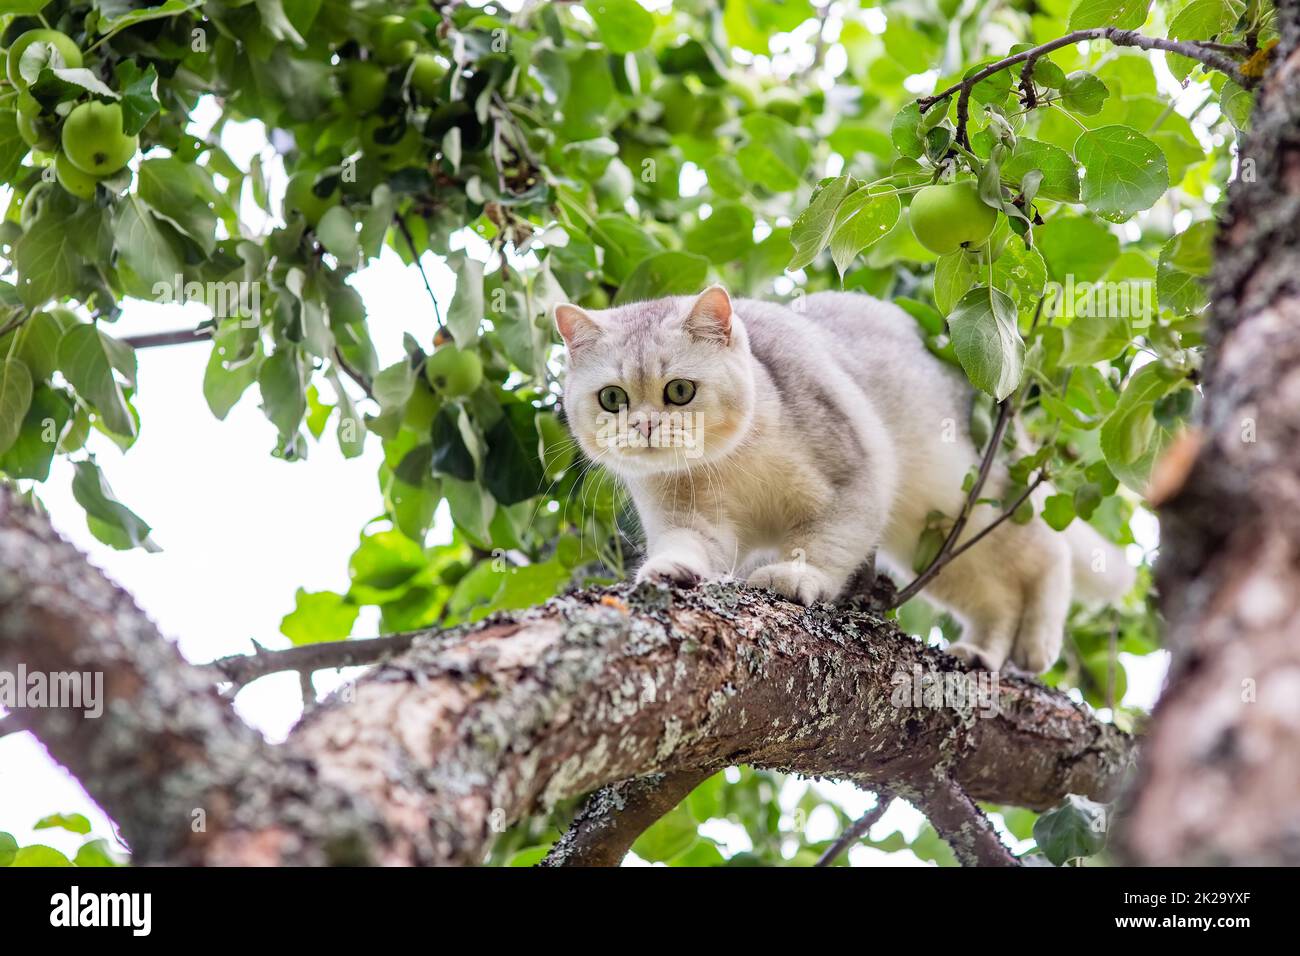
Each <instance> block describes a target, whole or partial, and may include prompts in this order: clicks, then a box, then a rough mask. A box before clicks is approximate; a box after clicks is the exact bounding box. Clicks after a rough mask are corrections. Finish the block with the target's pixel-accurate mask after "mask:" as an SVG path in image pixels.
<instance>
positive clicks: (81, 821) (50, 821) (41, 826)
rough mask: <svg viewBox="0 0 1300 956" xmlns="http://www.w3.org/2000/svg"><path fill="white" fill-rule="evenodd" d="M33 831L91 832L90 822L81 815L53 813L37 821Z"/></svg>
mask: <svg viewBox="0 0 1300 956" xmlns="http://www.w3.org/2000/svg"><path fill="white" fill-rule="evenodd" d="M32 829H33V830H56V829H57V830H67V831H68V832H69V833H81V834H86V833H89V832H90V821H89V820H87V819H86V818H85V817H84V816H82V815H81V814H80V813H53V814H50V815H49V816H48V817H42V818H41V819H40V820H37V821H36V824H35V825H34V826H33V827H32Z"/></svg>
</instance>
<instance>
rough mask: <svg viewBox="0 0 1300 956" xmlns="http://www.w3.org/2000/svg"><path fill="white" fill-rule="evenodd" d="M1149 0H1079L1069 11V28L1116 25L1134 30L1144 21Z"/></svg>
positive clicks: (1081, 28)
mask: <svg viewBox="0 0 1300 956" xmlns="http://www.w3.org/2000/svg"><path fill="white" fill-rule="evenodd" d="M1150 6H1151V0H1079V2H1078V3H1077V4H1075V7H1074V9H1073V10H1071V11H1070V29H1071V30H1086V29H1088V28H1089V27H1118V28H1119V29H1121V30H1136V29H1137V28H1138V27H1140V26H1142V24H1143V23H1145V22H1146V18H1147V9H1148V8H1149V7H1150Z"/></svg>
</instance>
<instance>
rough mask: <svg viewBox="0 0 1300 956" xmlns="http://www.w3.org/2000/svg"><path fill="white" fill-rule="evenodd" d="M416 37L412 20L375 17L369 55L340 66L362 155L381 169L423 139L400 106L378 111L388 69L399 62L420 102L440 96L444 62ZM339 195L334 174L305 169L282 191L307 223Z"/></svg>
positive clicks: (413, 153)
mask: <svg viewBox="0 0 1300 956" xmlns="http://www.w3.org/2000/svg"><path fill="white" fill-rule="evenodd" d="M422 40H423V31H422V28H421V27H420V26H419V25H418V24H417V23H415V22H414V21H411V20H408V19H406V18H405V17H402V16H398V15H396V14H388V15H386V16H383V17H380V18H379V20H378V22H376V24H375V26H374V28H373V30H372V32H371V35H370V43H369V50H370V53H371V59H366V60H360V59H349V60H346V61H345V62H344V63H343V65H342V68H341V71H340V75H339V85H340V87H341V90H342V93H343V103H344V104H345V105H346V107H347V108H348V109H349V110H350V111H352V113H353V114H354V115H356V116H358V117H360V118H361V120H362V124H361V143H362V147H363V149H364V151H365V155H366V157H367V158H368V159H370V160H373V161H374V162H375V163H377V164H378V166H379V168H381V169H385V170H398V169H402V168H403V167H406V166H409V165H411V163H412V161H414V160H415V159H416V157H417V156H418V155H419V153H420V150H421V148H422V147H423V145H424V142H423V137H421V135H420V131H419V130H418V129H417V128H416V127H414V126H412V125H410V124H408V123H407V122H406V118H405V116H404V115H403V113H402V112H401V111H398V112H397V113H395V114H388V113H383V112H380V111H379V108H380V106H381V105H383V102H384V99H385V98H386V97H387V96H388V89H389V78H390V74H391V73H392V71H393V70H394V69H396V68H399V67H400V68H401V69H402V71H403V75H404V76H407V77H408V78H409V84H410V89H411V90H412V91H413V92H414V94H415V95H416V96H417V97H419V99H420V100H422V101H423V102H425V103H430V104H432V103H436V102H439V99H440V86H441V84H442V81H443V79H444V78H445V77H446V75H447V68H446V67H445V66H444V65H443V64H442V62H441V61H440V60H439V59H438V58H437V57H436V56H434V54H433V53H432V52H430V51H429V50H427V49H422V48H421V43H422ZM340 198H341V193H340V190H339V188H338V181H337V180H336V179H326V180H323V181H318V180H317V177H316V174H315V173H313V172H312V171H310V170H302V171H299V172H297V173H295V174H294V175H293V176H291V177H290V179H289V184H288V188H287V189H286V191H285V204H286V206H287V207H288V209H289V210H293V211H296V212H300V213H302V216H303V218H304V219H305V220H306V221H307V222H308V224H310V225H313V226H314V225H316V223H317V222H318V221H319V220H320V218H321V216H323V215H324V214H325V213H326V211H328V210H329V208H330V207H331V206H334V205H336V204H337V203H338V202H339V200H340Z"/></svg>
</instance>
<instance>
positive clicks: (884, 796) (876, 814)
mask: <svg viewBox="0 0 1300 956" xmlns="http://www.w3.org/2000/svg"><path fill="white" fill-rule="evenodd" d="M893 802H894V795H893V794H892V793H890V792H889V791H888V790H885V789H883V788H881V789H877V790H876V805H875V806H874V807H872V808H871V809H870V810H868V811H867V812H866V813H864V814H862V816H860V817H859V818H858V819H857V820H856V821H855V822H854V823H853V824H852V825H851V826H850V827H849V828H848V829H847V830H845V831H844V832H843V833H841V834H840V838H839V839H838V840H836V841H835V842H834V843H832V844H831V845H830V846H829V847H828V848H827V850H826V852H825V853H823V854H822V857H821V859H820V860H818V861H817V862H816V863H815V864H813V865H814V866H830V865H831V864H832V863H834V862H835V861H836V860H837V859H839V857H840V854H841V853H843V852H845V851H846V850H848V849H849V847H851V846H853V845H854V844H856V843H857V842H858V841H859V840H861V839H862V838H863V837H865V836H866V835H867V831H868V830H870V829H871V828H872V827H873V826H875V825H876V821H878V820H879V819H880V818H881V817H883V816H884V815H885V811H886V810H888V809H889V807H890V805H891V804H893Z"/></svg>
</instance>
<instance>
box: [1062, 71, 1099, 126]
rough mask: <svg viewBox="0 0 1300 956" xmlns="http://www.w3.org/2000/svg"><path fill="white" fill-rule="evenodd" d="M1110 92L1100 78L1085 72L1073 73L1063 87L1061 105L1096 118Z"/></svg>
mask: <svg viewBox="0 0 1300 956" xmlns="http://www.w3.org/2000/svg"><path fill="white" fill-rule="evenodd" d="M1108 96H1110V90H1109V89H1108V88H1107V87H1106V84H1105V83H1103V82H1102V81H1101V80H1100V79H1099V78H1098V77H1096V76H1095V75H1094V74H1092V73H1088V72H1087V71H1085V70H1080V71H1078V72H1077V73H1071V74H1070V75H1069V76H1067V77H1066V78H1065V85H1064V86H1062V87H1061V105H1062V106H1064V107H1065V108H1066V109H1067V110H1070V111H1072V112H1075V113H1079V114H1081V115H1083V116H1095V115H1097V114H1098V113H1100V112H1101V108H1102V107H1103V106H1104V105H1105V104H1106V98H1107V97H1108Z"/></svg>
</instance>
